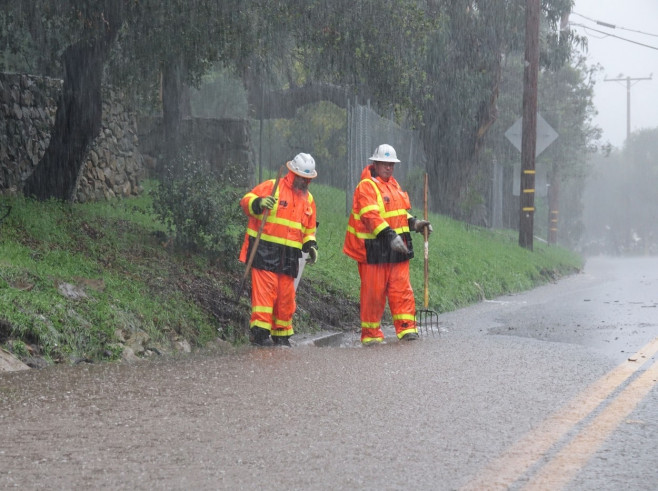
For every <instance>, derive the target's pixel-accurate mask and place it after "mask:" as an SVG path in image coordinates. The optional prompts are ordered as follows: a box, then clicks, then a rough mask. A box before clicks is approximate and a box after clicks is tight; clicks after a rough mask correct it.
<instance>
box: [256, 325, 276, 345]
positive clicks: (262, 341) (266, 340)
mask: <svg viewBox="0 0 658 491" xmlns="http://www.w3.org/2000/svg"><path fill="white" fill-rule="evenodd" d="M251 344H253V345H254V346H272V344H273V343H272V340H271V339H270V331H268V330H267V329H263V328H262V327H252V328H251Z"/></svg>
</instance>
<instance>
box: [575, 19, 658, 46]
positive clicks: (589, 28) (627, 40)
mask: <svg viewBox="0 0 658 491" xmlns="http://www.w3.org/2000/svg"><path fill="white" fill-rule="evenodd" d="M569 25H571V26H575V27H582V28H583V29H586V30H590V31H594V32H598V33H600V34H605V35H606V36H610V37H613V38H616V39H621V40H622V41H626V42H628V43H633V44H637V45H640V46H644V47H645V48H650V49H655V50H657V51H658V47H657V46H651V45H649V44H644V43H640V42H638V41H633V40H632V39H627V38H623V37H621V36H616V35H614V34H610V33H609V32H605V31H600V30H598V29H594V28H593V27H589V26H586V25H584V24H576V23H574V22H570V23H569Z"/></svg>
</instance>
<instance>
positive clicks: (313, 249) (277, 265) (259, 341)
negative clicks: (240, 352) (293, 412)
mask: <svg viewBox="0 0 658 491" xmlns="http://www.w3.org/2000/svg"><path fill="white" fill-rule="evenodd" d="M286 166H287V167H288V170H289V172H288V174H287V175H286V176H285V177H284V178H282V179H281V180H280V182H279V186H278V188H277V190H276V192H275V193H274V194H273V195H272V191H273V189H274V183H275V180H274V179H270V180H267V181H264V182H262V183H260V184H258V185H257V186H256V187H255V188H253V189H252V190H251V191H249V192H248V193H247V194H245V195H244V196H243V197H242V199H241V200H240V206H241V207H242V209H243V210H244V212H245V214H246V215H247V216H248V217H249V221H248V223H247V232H246V234H245V238H244V242H243V244H242V250H241V251H240V261H242V262H246V261H247V258H248V257H249V255H250V253H251V248H252V247H253V245H254V242H255V239H256V236H257V235H258V230H259V228H260V225H261V221H262V219H263V212H264V210H265V209H268V210H270V212H269V214H268V215H267V218H266V221H265V224H264V227H263V231H262V233H261V236H260V241H259V243H258V246H257V250H256V254H255V256H254V260H253V263H252V269H251V320H250V324H249V326H250V333H251V343H252V344H254V345H257V346H270V345H273V344H274V345H280V346H290V336H292V335H293V334H294V332H293V326H292V317H293V314H294V313H295V309H296V307H297V305H296V302H295V286H294V282H295V278H296V277H297V274H298V271H299V259H300V258H301V257H302V252H306V253H308V259H307V260H306V262H307V264H315V262H316V261H317V260H318V246H317V242H316V239H315V229H316V210H315V201H314V200H313V195H312V194H311V193H310V192H309V191H308V185H309V183H310V182H311V179H313V178H315V177H317V175H318V174H317V172H316V170H315V160H314V159H313V157H311V156H310V155H309V154H307V153H300V154H298V155H296V156H295V158H294V159H293V160H291V161H289V162H287V163H286ZM270 335H271V339H270Z"/></svg>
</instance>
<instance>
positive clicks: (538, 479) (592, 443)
mask: <svg viewBox="0 0 658 491" xmlns="http://www.w3.org/2000/svg"><path fill="white" fill-rule="evenodd" d="M657 379H658V361H656V362H654V364H653V365H651V367H650V368H649V369H648V370H646V371H645V372H644V373H643V374H642V375H640V376H639V377H638V378H637V379H635V380H634V381H633V382H632V383H630V384H629V386H628V387H626V388H625V389H624V390H623V391H622V392H621V393H620V394H619V395H618V396H617V397H616V398H615V400H614V401H612V402H611V403H610V405H608V407H606V408H605V409H604V410H603V411H601V414H599V415H598V416H597V417H596V418H594V420H593V421H592V422H591V423H590V424H589V426H587V428H585V429H584V430H583V431H581V432H580V433H578V435H576V437H574V439H573V440H572V441H571V442H570V443H569V444H568V445H566V446H565V447H564V448H563V449H562V450H560V452H559V453H558V454H557V455H555V457H553V458H552V459H551V461H550V462H548V463H547V464H546V465H545V466H544V467H543V468H542V469H541V471H540V472H538V473H537V474H536V475H535V476H533V477H532V479H531V480H530V482H529V483H528V485H527V486H526V487H525V488H524V489H528V490H542V489H548V490H553V489H558V488H561V487H563V486H564V485H565V484H567V483H568V482H569V481H571V479H573V477H574V476H575V475H576V474H577V473H578V471H579V470H580V469H582V468H583V466H584V465H585V464H586V463H587V461H588V460H589V458H590V457H591V456H592V455H593V454H594V452H596V450H597V449H598V448H600V447H601V445H602V444H603V442H604V441H605V439H606V438H608V436H610V434H611V433H612V432H613V431H614V429H615V428H617V427H618V426H619V424H620V423H621V422H622V421H623V420H624V418H626V417H627V416H628V415H629V414H630V413H631V412H632V411H633V409H635V407H636V406H637V405H638V404H639V402H640V401H641V400H642V399H644V398H645V397H646V395H647V394H648V393H649V391H650V390H651V388H652V387H653V386H654V385H655V384H656V380H657Z"/></svg>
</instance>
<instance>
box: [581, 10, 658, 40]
mask: <svg viewBox="0 0 658 491" xmlns="http://www.w3.org/2000/svg"><path fill="white" fill-rule="evenodd" d="M571 14H572V15H577V16H578V17H582V18H583V19H587V20H588V21H590V22H595V23H597V24H598V25H600V26H603V27H609V28H610V29H620V30H622V31H628V32H635V33H637V34H644V35H645V36H653V37H658V34H652V33H650V32H644V31H637V30H635V29H627V28H625V27H621V26H617V25H615V24H611V23H609V22H603V21H602V20H596V19H592V18H591V17H587V16H586V15H582V14H579V13H576V12H571Z"/></svg>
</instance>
